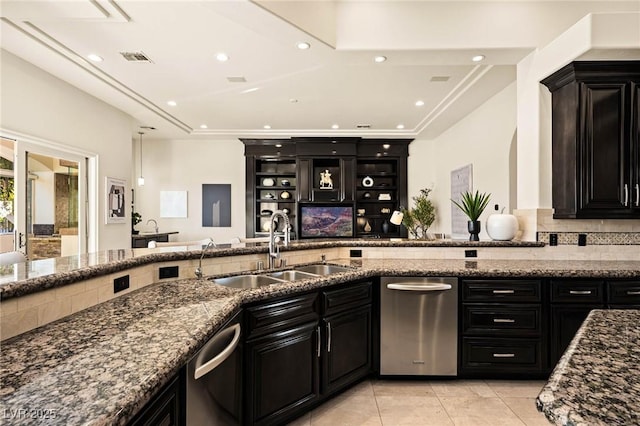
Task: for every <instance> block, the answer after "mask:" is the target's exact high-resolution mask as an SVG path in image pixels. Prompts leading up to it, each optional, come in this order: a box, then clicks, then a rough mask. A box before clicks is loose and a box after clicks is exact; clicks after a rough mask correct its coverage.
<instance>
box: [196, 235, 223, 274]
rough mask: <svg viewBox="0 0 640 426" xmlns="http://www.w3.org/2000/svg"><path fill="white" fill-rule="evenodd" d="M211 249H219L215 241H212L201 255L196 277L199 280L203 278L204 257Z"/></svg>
mask: <svg viewBox="0 0 640 426" xmlns="http://www.w3.org/2000/svg"><path fill="white" fill-rule="evenodd" d="M211 247H213V248H215V247H218V246H216V243H215V242H214V241H213V239H210V240H209V242H208V243H207V245H206V246H205V247H204V248H203V249H202V254H201V255H200V260H199V261H198V267H197V268H196V272H195V274H196V277H197V278H198V279H201V278H202V258H203V257H204V254H205V253H206V252H207V250H208V249H209V248H211Z"/></svg>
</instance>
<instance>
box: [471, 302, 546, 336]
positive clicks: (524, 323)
mask: <svg viewBox="0 0 640 426" xmlns="http://www.w3.org/2000/svg"><path fill="white" fill-rule="evenodd" d="M463 312H464V320H463V333H464V334H467V335H490V336H491V335H496V336H497V335H509V334H511V335H514V334H515V335H520V336H522V335H539V334H540V331H541V323H542V321H541V307H540V306H539V305H501V306H487V305H483V306H475V305H472V306H469V305H466V306H464V307H463Z"/></svg>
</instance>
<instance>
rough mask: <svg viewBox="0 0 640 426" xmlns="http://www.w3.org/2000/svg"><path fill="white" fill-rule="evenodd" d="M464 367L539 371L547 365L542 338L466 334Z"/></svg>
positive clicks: (507, 370) (494, 370)
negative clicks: (481, 336) (489, 336)
mask: <svg viewBox="0 0 640 426" xmlns="http://www.w3.org/2000/svg"><path fill="white" fill-rule="evenodd" d="M462 354H463V355H462V368H463V369H464V370H465V371H467V372H474V371H483V372H486V373H496V374H502V373H521V374H522V373H524V374H527V373H529V374H531V373H539V372H540V371H542V368H543V357H542V349H541V342H540V340H539V339H513V338H510V339H501V338H479V337H465V338H463V339H462Z"/></svg>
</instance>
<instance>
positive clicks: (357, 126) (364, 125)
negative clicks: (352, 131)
mask: <svg viewBox="0 0 640 426" xmlns="http://www.w3.org/2000/svg"><path fill="white" fill-rule="evenodd" d="M370 128H371V124H357V125H356V129H370Z"/></svg>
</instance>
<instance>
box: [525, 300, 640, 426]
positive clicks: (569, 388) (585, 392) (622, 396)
mask: <svg viewBox="0 0 640 426" xmlns="http://www.w3.org/2000/svg"><path fill="white" fill-rule="evenodd" d="M638 324H640V310H593V311H591V313H590V314H589V316H588V317H587V319H586V320H585V322H584V323H583V324H582V327H581V328H580V330H579V331H578V333H577V334H576V336H575V337H574V338H573V340H572V341H571V344H570V345H569V347H568V348H567V350H566V352H565V353H564V355H563V356H562V358H561V359H560V361H559V362H558V365H557V366H556V368H555V370H554V371H553V373H552V374H551V377H550V378H549V381H548V382H547V384H546V386H545V387H544V388H543V389H542V391H541V392H540V394H539V395H538V398H537V401H536V403H537V406H538V410H540V411H542V413H544V415H545V416H546V417H547V419H548V420H549V421H551V422H552V423H554V424H556V425H571V426H593V425H608V426H609V425H637V424H640V328H639V326H638Z"/></svg>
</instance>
